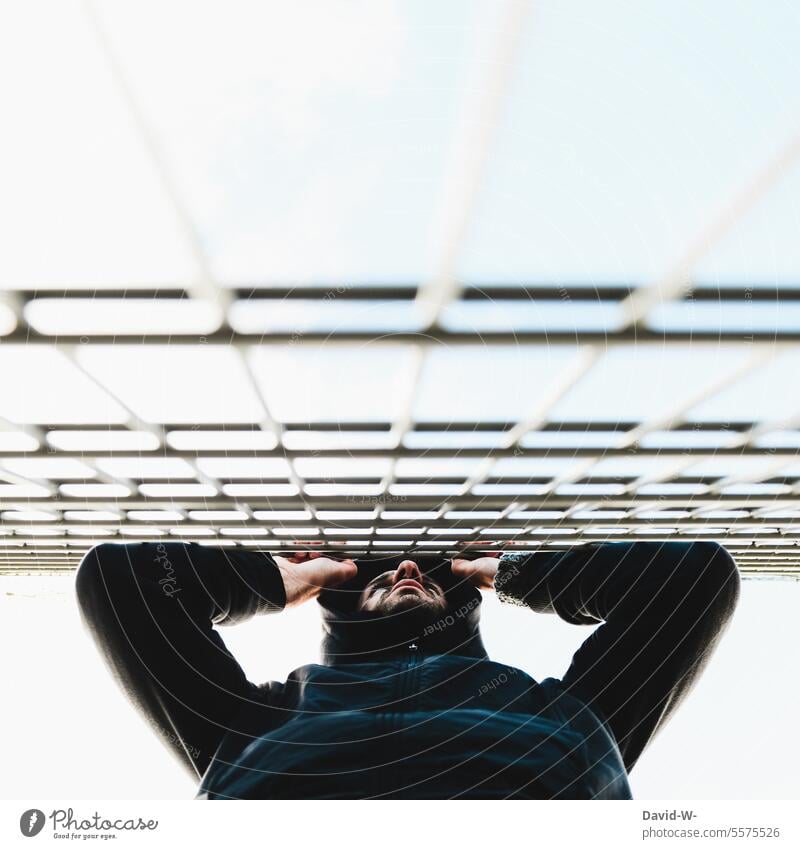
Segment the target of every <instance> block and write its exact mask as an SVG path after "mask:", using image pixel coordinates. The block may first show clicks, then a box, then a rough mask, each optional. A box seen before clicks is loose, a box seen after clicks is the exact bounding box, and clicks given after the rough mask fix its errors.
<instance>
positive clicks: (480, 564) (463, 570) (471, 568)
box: [451, 555, 500, 590]
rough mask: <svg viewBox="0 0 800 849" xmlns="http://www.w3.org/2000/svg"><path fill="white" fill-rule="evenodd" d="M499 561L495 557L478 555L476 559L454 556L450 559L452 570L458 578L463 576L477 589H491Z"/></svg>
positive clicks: (498, 558)
mask: <svg viewBox="0 0 800 849" xmlns="http://www.w3.org/2000/svg"><path fill="white" fill-rule="evenodd" d="M499 563H500V557H499V555H498V556H497V557H478V558H477V559H476V560H464V559H463V558H460V557H454V558H453V560H452V566H451V569H452V572H453V574H454V575H457V576H458V577H460V578H465V579H466V580H468V581H469V582H470V583H471V584H473V585H474V586H476V587H477V588H478V589H479V590H493V589H494V576H495V575H496V574H497V567H498V564H499Z"/></svg>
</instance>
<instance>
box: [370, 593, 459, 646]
mask: <svg viewBox="0 0 800 849" xmlns="http://www.w3.org/2000/svg"><path fill="white" fill-rule="evenodd" d="M375 613H376V614H378V615H379V616H381V617H386V618H389V619H391V620H392V621H393V623H394V626H395V627H396V628H397V629H398V631H400V632H403V633H407V634H409V635H415V634H420V633H422V632H423V631H424V630H425V629H426V628H428V627H429V626H430V625H432V624H434V622H436V621H437V620H439V619H441V618H442V617H443V616H445V614H446V613H447V602H446V601H445V600H444V599H440V598H434V597H433V596H430V595H427V594H426V595H425V596H420V595H419V594H418V593H416V592H400V593H397V594H395V595H392V596H389V597H387V598H385V599H383V601H382V603H381V605H380V606H379V608H378V609H377V610H376V611H375Z"/></svg>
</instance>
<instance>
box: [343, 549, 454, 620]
mask: <svg viewBox="0 0 800 849" xmlns="http://www.w3.org/2000/svg"><path fill="white" fill-rule="evenodd" d="M357 609H358V610H360V611H364V612H366V613H376V614H379V615H382V616H389V615H392V614H399V613H404V612H406V611H412V610H413V611H415V614H416V615H418V616H422V617H424V618H430V619H431V620H432V619H434V618H436V617H437V616H441V615H442V614H444V613H445V611H446V610H447V598H446V596H445V591H444V589H443V588H442V586H441V585H440V584H439V583H437V582H436V581H434V580H433V578H430V577H428V576H427V575H424V574H423V573H422V571H421V570H420V568H419V566H418V564H417V562H416V561H415V560H403V561H401V563H400V564H399V566H398V567H397V568H396V569H390V570H388V571H386V572H382V573H381V574H380V575H378V576H377V577H376V578H373V579H372V580H371V581H370V582H369V583H368V584H367V585H366V587H364V589H363V591H362V592H361V595H360V596H359V599H358V605H357Z"/></svg>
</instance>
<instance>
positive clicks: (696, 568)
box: [494, 542, 739, 770]
mask: <svg viewBox="0 0 800 849" xmlns="http://www.w3.org/2000/svg"><path fill="white" fill-rule="evenodd" d="M494 583H495V587H496V589H497V591H498V595H499V596H500V599H501V601H506V602H511V603H515V604H524V605H526V606H528V607H530V608H531V609H532V610H535V611H537V612H540V613H557V614H558V615H559V616H560V617H561V618H562V619H565V620H566V621H567V622H571V623H574V624H576V625H595V624H598V623H601V622H602V623H604V624H602V625H600V627H599V628H597V629H596V630H595V631H594V632H593V633H592V634H591V635H590V636H589V637H588V638H587V639H586V640H585V641H584V643H583V644H582V645H581V647H580V649H579V650H578V651H577V653H576V654H575V656H574V657H573V659H572V663H571V664H570V667H569V669H568V670H567V672H566V675H565V676H564V678H563V683H564V684H565V685H566V687H567V689H568V690H569V691H570V692H572V693H573V694H574V695H576V696H577V697H578V698H579V699H581V700H582V701H583V702H584V703H586V704H587V705H589V706H590V707H591V708H592V709H593V710H594V711H595V712H596V713H598V714H599V715H600V717H601V718H602V719H605V720H606V722H607V723H608V726H609V728H610V729H611V731H612V733H613V734H614V737H615V739H616V741H617V745H618V746H619V749H620V752H621V754H622V758H623V761H624V763H625V766H626V768H627V769H628V770H630V769H631V768H632V767H633V766H634V764H635V763H636V761H637V760H638V758H639V756H640V755H641V753H642V751H643V750H644V748H645V747H646V746H647V745H648V743H649V742H650V740H651V739H652V738H653V736H654V735H655V734H656V732H657V731H658V730H659V729H660V728H661V727H662V726H663V725H664V723H665V722H666V721H667V719H668V718H669V717H670V716H671V714H672V712H673V711H674V710H675V708H676V707H677V706H678V705H679V704H680V703H681V701H682V700H683V699H684V697H685V696H686V694H687V693H688V692H689V690H690V689H691V687H692V686H693V684H694V683H695V682H696V680H697V678H698V676H699V674H700V673H701V672H702V670H703V668H704V667H705V665H706V663H707V662H708V660H709V658H710V656H711V654H712V652H713V651H714V649H715V647H716V645H717V642H718V641H719V638H720V635H721V634H722V632H723V630H724V628H725V626H726V624H727V622H728V620H729V619H730V617H731V615H732V613H733V611H734V608H735V607H736V603H737V600H738V597H739V574H738V570H737V568H736V565H735V564H734V562H733V559H732V558H731V556H730V555H729V554H728V552H727V551H726V550H725V549H724V548H723V547H722V546H720V545H717V544H716V543H711V542H693V543H689V542H687V543H683V542H635V543H604V544H599V545H593V546H586V547H579V548H575V549H572V550H568V551H536V552H533V553H525V554H518V553H514V554H505V555H503V557H502V558H501V559H500V564H499V568H498V570H497V573H496V577H495V582H494Z"/></svg>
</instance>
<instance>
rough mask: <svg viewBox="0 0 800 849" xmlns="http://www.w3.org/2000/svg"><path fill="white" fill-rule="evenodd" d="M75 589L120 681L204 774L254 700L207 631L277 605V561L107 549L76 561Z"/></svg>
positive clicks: (143, 547) (163, 546)
mask: <svg viewBox="0 0 800 849" xmlns="http://www.w3.org/2000/svg"><path fill="white" fill-rule="evenodd" d="M75 586H76V593H77V599H78V604H79V607H80V610H81V613H82V616H83V619H84V621H85V623H86V624H87V626H88V628H89V630H90V632H91V634H92V637H93V638H94V640H95V642H96V644H97V646H98V648H99V649H100V652H101V654H102V655H103V658H104V660H105V662H106V664H107V665H108V667H109V668H110V670H111V672H112V674H113V675H114V677H115V678H116V679H117V681H118V683H119V684H120V685H121V687H122V688H123V690H124V691H125V693H126V694H127V695H128V697H129V698H130V699H131V701H132V702H133V703H134V704H135V705H136V707H137V708H138V709H139V710H140V712H141V713H142V714H143V715H144V717H145V719H146V720H147V721H148V722H149V723H150V725H151V726H152V727H153V728H154V730H155V731H156V732H157V733H158V734H159V736H160V737H161V738H162V740H163V741H164V742H165V743H166V745H167V746H168V747H169V748H170V749H171V750H172V751H173V753H174V754H176V755H177V756H178V758H179V759H180V760H181V762H182V763H183V765H184V766H186V767H188V768H189V769H190V770H191V771H193V772H194V773H195V775H196V776H198V777H199V776H202V774H203V773H204V772H205V769H206V767H207V766H208V764H209V763H210V761H211V759H212V757H213V755H214V752H215V751H216V748H217V746H218V745H219V743H220V741H221V740H222V737H223V736H224V734H225V732H226V730H227V728H228V725H229V723H230V722H231V720H232V719H233V717H234V716H235V714H236V713H237V712H238V711H239V710H240V709H241V708H242V707H243V706H244V705H245V704H246V703H247V702H248V701H249V700H254V699H256V700H257V699H259V694H258V688H257V687H256V685H255V684H253V683H251V682H250V681H248V680H247V678H246V676H245V674H244V671H243V670H242V668H241V667H240V666H239V664H238V663H237V661H236V660H235V659H234V657H233V656H232V655H231V653H230V652H229V651H228V649H227V648H226V647H225V643H224V642H223V640H222V638H221V637H220V635H219V634H218V632H217V631H216V630H215V628H214V625H217V624H229V623H236V622H241V621H244V620H245V619H248V618H250V617H251V616H253V615H255V614H259V613H270V612H276V611H280V610H282V609H283V608H284V606H285V605H286V590H285V589H284V583H283V579H282V576H281V571H280V568H279V567H278V565H277V563H276V561H275V559H274V558H273V557H271V556H270V555H268V554H261V553H258V552H253V551H243V550H230V549H221V548H219V549H214V548H211V547H207V546H200V545H196V544H188V543H180V542H170V543H161V542H153V543H150V542H147V543H133V544H127V545H120V544H111V543H105V544H103V545H99V546H96V547H95V548H93V549H92V550H91V551H90V552H89V553H88V554H87V555H86V557H85V558H84V559H83V561H82V563H81V565H80V567H79V568H78V572H77V576H76V585H75Z"/></svg>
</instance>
